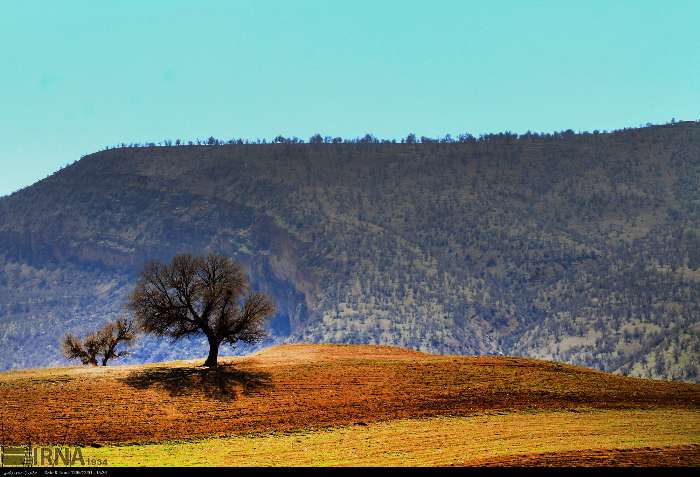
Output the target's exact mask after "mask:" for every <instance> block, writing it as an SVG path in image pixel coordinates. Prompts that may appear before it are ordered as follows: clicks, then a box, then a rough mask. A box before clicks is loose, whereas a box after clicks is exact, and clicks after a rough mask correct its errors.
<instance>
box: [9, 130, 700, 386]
mask: <svg viewBox="0 0 700 477" xmlns="http://www.w3.org/2000/svg"><path fill="white" fill-rule="evenodd" d="M699 190H700V125H699V124H696V123H686V124H678V125H673V126H666V127H649V128H643V129H632V130H624V131H619V132H615V133H611V134H583V135H576V134H573V133H563V134H557V135H550V136H533V135H528V136H521V137H519V138H517V137H514V136H512V135H497V136H491V137H487V138H484V139H482V140H478V141H466V142H462V143H424V144H374V143H358V144H271V145H227V146H181V147H149V148H122V149H112V150H107V151H103V152H100V153H96V154H92V155H89V156H86V157H85V158H83V159H82V160H80V161H78V162H76V163H75V164H73V165H71V166H69V167H67V168H65V169H63V170H61V171H59V172H57V173H56V174H54V175H53V176H51V177H49V178H47V179H45V180H43V181H40V182H38V183H37V184H35V185H33V186H31V187H29V188H27V189H24V190H22V191H20V192H18V193H16V194H13V195H12V196H9V197H5V198H2V199H0V265H1V266H0V367H2V368H11V367H26V366H39V365H47V364H57V363H60V362H61V359H60V355H59V351H58V343H59V340H60V338H61V336H62V335H63V333H65V332H66V331H69V330H70V331H74V332H78V333H81V332H83V331H87V329H90V328H92V327H94V326H97V325H98V324H99V323H101V322H103V321H105V320H107V319H110V318H112V317H114V315H115V314H117V313H119V312H120V310H121V307H122V305H123V303H124V301H125V299H126V296H127V294H128V292H129V290H130V288H131V286H132V285H133V281H134V279H135V276H136V274H137V273H138V272H139V271H140V269H141V267H142V266H143V264H144V263H145V262H146V261H147V260H149V259H161V260H167V259H169V258H170V257H171V256H172V255H174V254H176V253H181V252H191V253H197V254H199V253H204V252H207V251H216V252H220V253H226V254H229V255H231V256H232V257H234V258H235V259H237V260H239V261H241V262H242V263H244V265H245V266H246V267H247V269H248V270H249V273H250V277H251V281H252V283H253V284H254V286H255V287H257V288H260V289H262V290H265V291H266V292H268V293H270V294H271V295H273V297H274V298H275V300H276V301H277V304H278V310H279V311H278V314H277V316H276V317H275V318H274V320H273V321H272V323H271V329H272V331H273V335H274V340H277V341H280V340H291V341H299V340H303V341H315V342H365V343H390V344H398V345H403V346H408V347H413V348H416V349H421V350H429V351H436V352H448V353H469V354H474V353H505V354H520V355H529V356H534V357H545V358H550V359H557V360H563V361H569V362H572V363H576V364H584V365H588V366H594V367H598V368H600V369H604V370H608V371H616V372H621V373H626V374H636V375H643V376H652V377H666V378H677V379H687V380H696V379H697V373H698V361H697V359H698V355H699V351H700V350H699V344H698V335H699V333H698V331H700V324H699V323H698V321H699V320H700V309H699V308H698V307H699V306H700V291H699V290H700V286H698V285H699V284H700V238H699V237H700V229H699V226H698V224H700V195H699V194H700V192H698V191H699ZM202 353H203V348H202V344H201V343H199V342H196V341H192V342H187V343H182V344H178V345H175V346H171V345H169V344H167V343H162V342H157V341H154V340H150V339H147V340H144V341H143V342H142V344H141V345H140V347H139V348H138V349H137V350H136V352H135V354H134V356H133V357H132V359H133V360H150V359H168V358H179V357H187V356H199V355H201V354H202Z"/></svg>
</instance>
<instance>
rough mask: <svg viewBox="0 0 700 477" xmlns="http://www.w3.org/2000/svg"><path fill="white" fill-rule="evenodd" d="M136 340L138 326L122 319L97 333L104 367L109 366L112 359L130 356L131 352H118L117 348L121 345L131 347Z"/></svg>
mask: <svg viewBox="0 0 700 477" xmlns="http://www.w3.org/2000/svg"><path fill="white" fill-rule="evenodd" d="M135 340H136V326H135V325H134V321H133V320H130V319H127V318H123V317H122V318H119V319H118V320H117V321H113V322H111V323H108V324H107V325H106V326H105V327H104V328H102V329H101V330H100V331H99V332H98V333H97V342H98V343H99V348H100V352H101V354H102V366H107V361H109V360H110V359H117V358H121V357H122V356H126V355H128V354H129V352H128V351H127V350H125V349H122V350H118V349H117V347H118V346H119V344H120V343H122V344H124V345H130V344H131V343H133V342H134V341H135Z"/></svg>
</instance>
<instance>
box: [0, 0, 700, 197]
mask: <svg viewBox="0 0 700 477" xmlns="http://www.w3.org/2000/svg"><path fill="white" fill-rule="evenodd" d="M698 24H700V2H698V1H683V0H675V1H674V0H666V1H644V0H635V1H627V0H618V1H610V0H606V1H593V0H588V1H586V2H573V1H572V2H566V1H562V0H559V1H534V0H529V1H479V2H476V1H474V2H470V1H465V0H461V1H449V0H444V1H441V0H430V1H414V2H412V1H409V0H402V1H389V0H386V1H381V0H374V1H362V0H353V1H340V0H328V1H322V0H308V1H307V0H293V1H291V0H280V1H265V0H256V1H243V0H240V1H236V0H229V1H220V2H216V1H205V0H199V1H194V0H192V1H186V2H185V1H156V0H151V1H148V0H140V1H104V2H96V1H72V0H62V1H61V2H53V1H50V0H44V1H36V0H34V1H30V0H3V1H2V3H0V65H1V66H0V195H4V194H8V193H10V192H12V191H14V190H17V189H19V188H21V187H25V186H27V185H30V184H32V183H33V182H35V181H36V180H38V179H41V178H42V177H45V176H46V175H48V174H50V173H51V172H53V171H55V170H57V169H58V168H59V167H61V166H62V165H65V164H66V163H70V162H73V161H74V160H75V159H78V158H79V157H80V156H81V155H82V154H85V153H89V152H93V151H95V150H98V149H100V148H102V147H104V146H106V145H113V144H116V143H121V142H127V143H128V142H132V141H138V142H144V141H154V142H158V141H160V140H163V139H164V138H178V137H180V138H188V139H189V138H197V137H200V138H204V137H207V136H209V135H214V136H216V137H221V138H230V137H247V138H256V137H261V138H262V137H267V138H271V137H274V136H276V135H277V134H283V135H287V136H291V135H296V136H299V137H304V138H307V137H309V136H310V135H312V134H313V133H315V132H320V133H322V134H324V135H339V136H343V137H355V136H361V135H364V134H365V133H368V132H369V133H372V134H375V135H376V136H379V137H403V136H405V135H406V134H407V133H409V132H415V133H417V134H418V135H427V136H437V135H444V134H446V133H451V134H453V135H454V134H457V133H460V132H470V133H472V134H480V133H485V132H498V131H505V130H510V131H514V132H525V131H527V130H533V131H553V130H563V129H569V128H571V129H574V130H593V129H601V130H603V129H615V128H621V127H626V126H638V125H640V124H643V123H646V122H654V123H656V122H667V121H669V120H670V119H671V118H673V117H675V118H676V119H699V118H700V34H698V29H697V25H698Z"/></svg>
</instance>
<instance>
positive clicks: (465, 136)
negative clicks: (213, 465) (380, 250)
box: [103, 118, 700, 150]
mask: <svg viewBox="0 0 700 477" xmlns="http://www.w3.org/2000/svg"><path fill="white" fill-rule="evenodd" d="M695 122H696V121H680V122H677V121H676V120H675V118H674V119H671V121H670V122H668V123H665V124H660V125H659V124H652V123H646V124H645V125H643V126H640V128H644V127H659V126H669V125H683V124H692V123H695ZM697 122H700V119H699V120H698V121H697ZM632 129H639V128H633V127H630V128H623V129H615V130H612V131H606V130H603V131H599V130H597V129H596V130H594V131H593V132H587V131H585V132H579V133H576V132H574V131H573V130H571V129H567V130H564V131H555V132H552V133H542V132H539V133H538V132H532V131H527V132H526V133H525V134H516V133H513V132H510V131H506V132H501V133H495V134H493V133H491V134H481V135H479V136H474V135H472V134H469V133H462V134H459V135H457V136H456V137H455V136H452V135H451V134H446V135H445V136H443V137H436V138H432V137H427V136H416V134H414V133H410V134H408V135H407V136H406V137H405V138H400V139H396V138H392V139H381V138H378V137H376V136H374V135H373V134H365V135H364V136H362V137H355V138H343V137H339V136H323V135H321V134H314V135H313V136H311V137H310V138H309V139H308V140H304V139H303V138H300V137H297V136H291V137H285V136H282V135H278V136H276V137H275V138H273V139H271V140H268V139H266V138H262V139H260V138H256V139H243V138H232V139H219V138H216V137H214V136H209V137H208V138H207V139H193V140H182V139H164V140H163V141H160V142H143V143H138V142H132V143H124V142H123V143H121V144H117V145H115V146H107V147H105V148H104V149H103V150H109V149H118V148H126V147H158V146H160V147H179V146H225V145H233V144H241V145H242V144H428V143H447V144H449V143H469V142H488V141H497V142H503V141H504V140H518V139H535V138H536V139H560V138H566V137H571V136H574V135H575V134H579V135H583V136H586V135H590V134H608V133H616V132H620V131H628V130H632Z"/></svg>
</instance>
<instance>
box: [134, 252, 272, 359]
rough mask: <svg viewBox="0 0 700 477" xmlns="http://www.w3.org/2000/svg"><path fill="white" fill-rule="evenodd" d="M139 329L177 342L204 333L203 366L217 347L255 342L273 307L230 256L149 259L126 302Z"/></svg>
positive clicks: (260, 336) (213, 355)
mask: <svg viewBox="0 0 700 477" xmlns="http://www.w3.org/2000/svg"><path fill="white" fill-rule="evenodd" d="M129 308H130V309H131V311H132V312H133V313H134V315H135V316H136V319H137V321H138V325H139V327H140V328H141V329H142V330H143V331H145V332H147V333H152V334H154V335H156V336H169V337H171V338H172V339H173V341H177V340H178V339H181V338H183V337H185V336H192V335H197V334H204V335H205V336H206V337H207V341H208V342H209V356H208V357H207V360H206V362H205V363H204V365H205V366H209V367H214V366H216V365H217V360H218V354H219V346H221V343H228V344H230V345H231V346H234V345H235V344H236V343H237V342H238V341H242V342H244V343H255V342H257V341H260V340H261V339H263V338H264V337H265V336H266V334H267V333H266V331H265V321H266V320H267V319H268V318H269V317H270V316H272V314H273V313H274V309H275V307H274V305H273V304H272V302H271V301H270V300H269V299H268V298H267V297H266V296H265V295H264V294H262V293H254V292H252V291H250V286H249V282H248V279H247V277H246V276H245V274H244V273H243V269H242V267H241V266H240V265H239V264H238V263H236V262H234V261H233V260H231V259H230V258H228V257H224V256H221V255H214V254H210V255H208V256H207V257H194V256H192V255H178V256H175V257H174V258H173V259H172V261H171V262H170V263H169V264H163V263H160V262H151V263H149V264H148V265H146V267H145V268H144V270H143V272H142V273H141V277H140V278H139V281H138V283H137V284H136V287H135V289H134V291H133V293H132V294H131V297H130V300H129Z"/></svg>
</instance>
